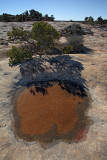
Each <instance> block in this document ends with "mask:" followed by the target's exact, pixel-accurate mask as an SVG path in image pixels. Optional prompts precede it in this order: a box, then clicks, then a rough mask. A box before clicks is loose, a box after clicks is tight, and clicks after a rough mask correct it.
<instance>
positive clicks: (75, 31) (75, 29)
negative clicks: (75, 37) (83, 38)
mask: <svg viewBox="0 0 107 160" xmlns="http://www.w3.org/2000/svg"><path fill="white" fill-rule="evenodd" d="M81 30H82V28H81V26H80V24H76V23H75V24H73V25H72V26H71V31H72V34H80V33H81Z"/></svg>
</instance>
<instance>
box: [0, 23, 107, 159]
mask: <svg viewBox="0 0 107 160" xmlns="http://www.w3.org/2000/svg"><path fill="white" fill-rule="evenodd" d="M12 24H13V23H7V24H6V23H0V34H2V37H3V36H4V37H5V34H4V33H5V32H6V31H7V28H8V29H9V27H10V25H12ZM20 24H22V23H20ZM24 24H27V25H28V26H29V25H30V27H31V24H30V23H29V24H28V23H24ZM3 25H5V26H6V27H7V28H6V27H4V26H3ZM17 25H19V24H17ZM52 25H53V26H55V27H56V28H57V29H60V28H63V27H65V25H68V23H66V24H65V22H63V23H62V22H59V23H56V22H52ZM83 26H84V25H83ZM1 28H3V29H2V30H1ZM4 28H5V32H2V31H3V30H4ZM10 29H11V27H10ZM92 30H93V32H94V35H93V36H91V35H85V36H84V44H85V46H86V47H88V48H90V49H91V50H90V51H89V52H88V53H84V54H82V53H80V54H70V55H64V56H60V55H59V56H54V55H53V56H43V57H42V59H40V58H39V57H35V58H34V59H33V60H31V61H30V62H26V63H23V64H21V65H17V66H14V67H9V65H8V58H4V57H2V58H1V60H0V160H16V159H17V160H80V159H81V160H106V159H107V150H106V145H107V141H106V140H107V123H106V122H107V109H106V108H107V37H106V32H107V31H103V30H100V29H96V28H92ZM102 34H103V35H102ZM5 38H6V37H5ZM8 47H9V46H7V49H8ZM5 49H6V46H1V53H2V51H4V50H5ZM54 79H58V80H62V79H63V80H70V81H72V82H74V81H75V82H76V83H79V84H84V86H85V87H86V88H87V91H88V93H89V95H90V97H91V101H90V108H89V109H88V110H87V112H86V116H87V118H88V117H89V119H90V126H89V127H88V129H87V134H86V137H85V138H83V139H82V140H81V141H79V142H78V143H74V142H72V143H66V142H64V141H61V140H59V141H57V142H53V143H51V144H50V145H48V146H47V147H43V146H41V144H40V143H38V142H26V141H24V140H22V139H20V138H18V137H15V135H14V129H13V122H14V119H13V114H12V108H13V106H12V99H13V96H14V94H15V92H16V90H17V89H18V88H20V87H21V86H23V85H25V84H27V83H28V82H31V81H32V82H33V81H38V80H39V81H42V80H54Z"/></svg>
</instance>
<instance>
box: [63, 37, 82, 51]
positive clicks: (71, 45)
mask: <svg viewBox="0 0 107 160" xmlns="http://www.w3.org/2000/svg"><path fill="white" fill-rule="evenodd" d="M83 49H84V46H83V39H82V37H81V36H78V35H72V36H70V37H69V38H68V44H67V45H66V46H65V47H64V48H63V50H62V52H63V53H68V54H70V53H74V52H75V53H78V52H81V51H83Z"/></svg>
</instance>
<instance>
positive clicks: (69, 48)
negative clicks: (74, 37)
mask: <svg viewBox="0 0 107 160" xmlns="http://www.w3.org/2000/svg"><path fill="white" fill-rule="evenodd" d="M73 51H74V47H73V46H72V45H66V46H65V47H64V48H63V50H62V52H63V53H64V54H70V53H72V52H73Z"/></svg>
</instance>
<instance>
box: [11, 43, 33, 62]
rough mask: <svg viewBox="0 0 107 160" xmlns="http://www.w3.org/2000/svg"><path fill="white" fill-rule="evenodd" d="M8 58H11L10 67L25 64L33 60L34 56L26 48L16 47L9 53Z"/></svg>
mask: <svg viewBox="0 0 107 160" xmlns="http://www.w3.org/2000/svg"><path fill="white" fill-rule="evenodd" d="M8 56H9V57H10V58H9V65H13V64H16V63H19V62H24V61H25V60H27V59H30V58H32V54H31V53H30V51H29V50H26V49H24V48H16V47H15V46H13V47H12V49H11V50H10V51H8Z"/></svg>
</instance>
